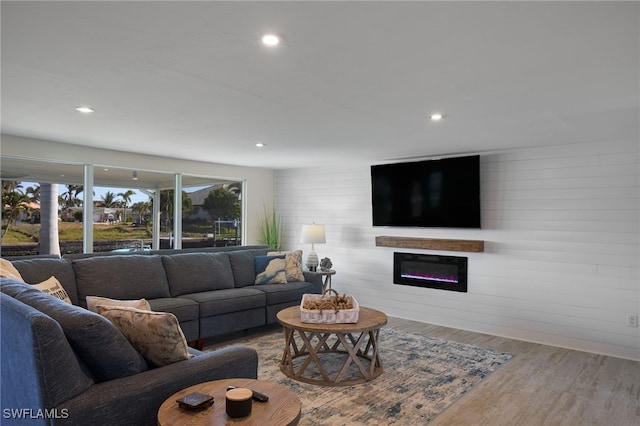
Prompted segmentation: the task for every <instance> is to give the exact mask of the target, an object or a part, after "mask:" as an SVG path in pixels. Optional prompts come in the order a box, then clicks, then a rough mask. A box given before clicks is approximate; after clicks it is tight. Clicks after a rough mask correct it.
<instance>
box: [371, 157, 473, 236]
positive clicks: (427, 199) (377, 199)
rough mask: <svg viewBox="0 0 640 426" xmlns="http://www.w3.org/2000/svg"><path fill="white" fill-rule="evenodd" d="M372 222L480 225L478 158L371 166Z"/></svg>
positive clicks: (407, 224)
mask: <svg viewBox="0 0 640 426" xmlns="http://www.w3.org/2000/svg"><path fill="white" fill-rule="evenodd" d="M371 196H372V197H371V201H372V205H373V226H411V227H442V228H480V156H479V155H473V156H468V157H456V158H445V159H440V160H425V161H417V162H408V163H394V164H380V165H373V166H371Z"/></svg>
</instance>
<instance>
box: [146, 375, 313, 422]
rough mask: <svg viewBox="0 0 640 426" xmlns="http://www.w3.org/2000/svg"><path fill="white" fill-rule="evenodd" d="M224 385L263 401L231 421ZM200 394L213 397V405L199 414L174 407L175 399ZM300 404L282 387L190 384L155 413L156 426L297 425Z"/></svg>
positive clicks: (249, 382)
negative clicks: (263, 397) (261, 396)
mask: <svg viewBox="0 0 640 426" xmlns="http://www.w3.org/2000/svg"><path fill="white" fill-rule="evenodd" d="M227 386H236V387H244V388H249V389H252V390H256V391H258V392H261V393H264V394H265V395H267V396H268V397H269V401H267V402H255V401H254V402H253V405H252V407H251V414H249V415H248V416H247V417H242V418H238V419H232V418H229V416H227V413H226V409H225V402H226V401H225V394H226V392H227ZM191 392H202V393H204V394H207V395H211V396H213V398H214V402H213V405H211V406H210V407H208V408H206V409H204V410H202V411H189V410H185V409H183V408H180V407H178V403H177V402H176V399H178V398H182V397H183V396H185V395H187V394H190V393H191ZM301 408H302V404H301V402H300V398H298V396H297V395H296V394H295V392H293V391H292V390H291V389H289V388H288V387H286V386H283V385H280V384H277V383H273V382H268V381H264V380H254V379H241V378H238V379H222V380H214V381H211V382H204V383H200V384H197V385H193V386H191V387H188V388H186V389H183V390H181V391H179V392H176V393H174V394H173V395H171V396H170V397H169V398H167V400H166V401H165V402H163V403H162V405H161V406H160V409H159V410H158V426H184V425H190V426H211V425H227V424H234V425H245V426H264V425H269V426H289V425H297V424H298V421H299V420H300V413H301Z"/></svg>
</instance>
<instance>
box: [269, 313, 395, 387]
mask: <svg viewBox="0 0 640 426" xmlns="http://www.w3.org/2000/svg"><path fill="white" fill-rule="evenodd" d="M277 318H278V322H280V324H282V326H283V327H284V334H285V348H284V353H283V354H282V359H281V360H280V370H281V371H282V372H283V373H284V374H285V375H287V376H288V377H290V378H292V379H295V380H298V381H301V382H305V383H311V384H314V385H322V386H337V385H340V386H342V385H354V384H358V383H364V382H368V381H370V380H373V379H375V378H376V377H378V376H379V375H380V374H382V363H381V361H380V353H379V350H378V349H379V348H378V336H379V334H380V328H381V327H382V326H383V325H385V324H386V323H387V316H386V315H385V314H384V313H383V312H380V311H376V310H375V309H370V308H364V307H360V312H359V314H358V322H357V323H355V324H311V323H303V322H302V321H301V320H300V307H299V306H292V307H290V308H286V309H283V310H281V311H280V312H278V314H277ZM296 335H297V338H296ZM327 354H342V356H341V357H336V356H332V357H331V359H329V358H327V357H326V355H327ZM323 359H324V361H325V362H326V364H325V363H323ZM336 359H337V363H338V364H339V363H340V362H341V361H342V360H344V362H343V363H342V365H339V368H338V369H337V371H336V373H335V375H333V377H331V374H330V373H329V371H328V369H334V368H335V367H336V365H335V363H336ZM327 361H332V364H333V365H329V363H328V362H327ZM363 361H364V362H363ZM312 362H313V364H314V365H315V367H317V373H314V374H311V373H309V370H307V368H308V367H309V366H310V365H311V363H312ZM352 363H353V364H355V366H356V367H357V371H358V372H359V375H356V376H355V377H349V376H346V374H345V373H346V372H347V369H348V368H349V367H350V365H351V364H352ZM305 373H307V374H305ZM314 376H315V377H314ZM318 376H319V377H320V378H317V377H318ZM352 376H353V375H352Z"/></svg>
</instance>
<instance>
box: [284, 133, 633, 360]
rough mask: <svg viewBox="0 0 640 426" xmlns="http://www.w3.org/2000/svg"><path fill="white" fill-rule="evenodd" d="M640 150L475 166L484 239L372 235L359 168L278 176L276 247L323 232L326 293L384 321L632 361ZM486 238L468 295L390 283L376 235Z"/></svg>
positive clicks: (530, 152) (472, 261)
mask: <svg viewBox="0 0 640 426" xmlns="http://www.w3.org/2000/svg"><path fill="white" fill-rule="evenodd" d="M639 163H640V161H639V152H638V141H637V140H636V141H633V140H629V141H613V142H611V141H608V142H606V143H604V142H603V143H593V144H581V145H570V146H557V147H545V148H535V149H520V150H514V151H508V152H503V153H493V154H486V155H482V156H481V180H482V181H481V185H482V195H481V196H482V215H483V218H482V229H480V230H463V229H424V228H409V229H407V228H404V229H403V228H374V227H372V225H371V201H370V197H371V189H370V178H369V173H370V169H369V165H356V166H353V167H343V166H340V167H334V168H326V167H323V168H314V169H293V170H280V171H277V172H276V179H275V197H276V198H275V205H276V208H277V210H278V213H279V214H280V215H281V216H282V217H283V220H284V231H285V232H284V234H285V235H284V241H285V247H286V248H289V249H291V248H302V249H303V250H304V251H305V253H306V252H308V251H309V249H310V247H309V246H308V245H307V246H305V245H303V244H301V243H299V238H300V229H301V226H302V225H303V224H305V223H313V222H315V223H324V224H325V225H326V232H327V243H326V244H323V245H316V252H317V253H318V255H319V257H320V258H322V257H325V256H327V257H329V258H331V260H332V262H333V264H334V269H336V270H337V274H336V275H335V276H334V277H333V286H334V288H336V289H337V290H339V291H340V292H341V293H342V292H346V293H348V294H351V295H353V296H355V297H356V299H357V300H358V301H359V302H360V303H361V304H364V305H367V306H371V307H373V308H376V309H380V310H383V311H384V312H386V313H387V314H388V315H392V316H397V317H403V318H409V319H413V320H417V321H423V322H428V323H433V324H439V325H444V326H449V327H455V328H460V329H465V330H473V331H478V332H483V333H489V334H494V335H500V336H507V337H511V338H516V339H521V340H528V341H534V342H541V343H545V344H550V345H555V346H562V347H568V348H573V349H579V350H585V351H590V352H595V353H603V354H608V355H613V356H618V357H622V358H630V359H636V360H638V359H640V328H633V327H628V326H627V325H626V316H627V314H634V315H637V314H639V313H640V274H639V264H640V261H639V259H640V229H639V228H640V208H639V205H640V197H639V193H640V189H639V173H638V169H639V166H640V164H639ZM377 235H395V236H415V237H425V238H452V239H481V240H485V251H484V252H483V253H459V252H441V251H433V250H431V251H427V250H409V249H402V250H398V249H396V251H406V252H418V253H436V254H444V255H454V256H467V257H468V258H469V291H468V293H457V292H448V291H443V290H433V289H425V288H419V287H409V286H399V285H394V284H393V277H392V266H393V265H392V264H393V251H394V249H392V248H384V247H376V246H375V236H377Z"/></svg>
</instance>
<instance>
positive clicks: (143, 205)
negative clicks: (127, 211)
mask: <svg viewBox="0 0 640 426" xmlns="http://www.w3.org/2000/svg"><path fill="white" fill-rule="evenodd" d="M131 210H133V211H134V212H135V213H137V214H138V221H137V222H138V225H140V224H141V223H142V218H143V217H144V215H145V214H147V213H149V212H150V211H151V202H149V201H139V202H137V203H135V204H134V205H133V206H131Z"/></svg>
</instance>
